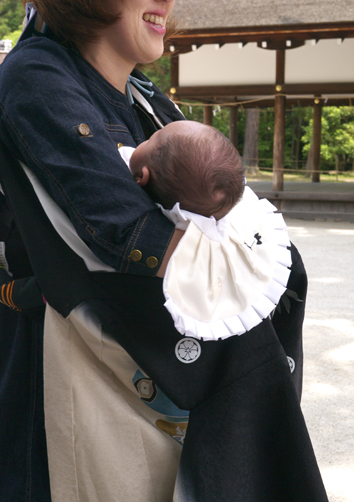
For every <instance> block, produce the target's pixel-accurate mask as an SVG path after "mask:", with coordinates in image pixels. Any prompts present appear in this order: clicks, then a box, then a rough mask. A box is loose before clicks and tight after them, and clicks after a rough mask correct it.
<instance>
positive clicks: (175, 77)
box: [170, 54, 181, 101]
mask: <svg viewBox="0 0 354 502" xmlns="http://www.w3.org/2000/svg"><path fill="white" fill-rule="evenodd" d="M170 84H171V87H170V95H171V98H172V99H173V101H179V100H180V99H181V98H180V95H179V94H177V91H176V89H177V88H178V86H179V55H178V54H173V55H172V56H171V69H170Z"/></svg>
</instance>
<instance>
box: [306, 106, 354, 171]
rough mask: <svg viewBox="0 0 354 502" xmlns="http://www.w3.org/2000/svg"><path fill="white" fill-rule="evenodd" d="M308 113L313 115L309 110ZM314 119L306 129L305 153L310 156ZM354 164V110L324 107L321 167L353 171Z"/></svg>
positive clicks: (344, 107) (346, 107)
mask: <svg viewBox="0 0 354 502" xmlns="http://www.w3.org/2000/svg"><path fill="white" fill-rule="evenodd" d="M308 113H309V114H310V113H311V109H309V111H308ZM312 123H313V121H312V118H311V119H310V120H309V123H308V125H307V126H305V127H304V135H303V137H302V141H303V143H304V147H303V151H304V153H305V154H308V152H309V150H310V146H311V140H312V127H313V125H312ZM353 162H354V109H353V108H352V107H350V106H342V107H334V106H329V107H324V108H323V112H322V143H321V167H322V168H323V169H324V170H331V169H334V167H336V169H337V170H346V169H352V166H353Z"/></svg>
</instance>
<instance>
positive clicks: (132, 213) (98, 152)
mask: <svg viewBox="0 0 354 502" xmlns="http://www.w3.org/2000/svg"><path fill="white" fill-rule="evenodd" d="M92 70H93V69H92ZM97 76H98V74H97V75H96V81H94V79H93V80H92V81H90V79H89V78H87V75H83V74H82V73H80V71H79V69H78V67H77V65H76V64H75V61H74V60H73V58H72V57H70V55H69V53H68V51H67V50H66V49H64V48H63V47H61V46H59V45H58V44H56V43H55V42H52V41H49V40H43V39H31V40H29V41H27V42H23V43H22V47H20V48H19V49H17V48H15V49H14V50H13V51H12V52H11V53H10V54H9V56H7V60H6V61H5V62H4V64H3V65H2V67H1V69H0V82H1V86H0V139H1V140H2V141H3V142H4V143H5V144H6V145H7V146H8V147H9V148H10V150H11V152H12V153H13V155H14V156H15V157H17V158H19V159H20V160H22V161H23V162H24V163H25V164H27V165H28V167H29V168H30V169H31V170H32V171H33V172H34V173H35V175H36V176H37V177H38V179H39V180H40V181H41V183H42V185H43V186H44V188H45V189H46V190H47V192H48V193H49V195H50V196H51V197H52V198H53V199H54V200H55V201H56V203H57V204H58V205H59V206H60V207H61V208H62V209H63V210H64V211H65V212H66V214H67V215H68V216H69V218H70V219H71V221H72V222H73V224H74V226H75V228H76V231H77V233H78V235H79V236H80V237H81V238H82V239H83V240H84V241H85V242H86V243H87V245H88V246H89V247H90V248H91V249H92V251H93V252H94V253H95V254H96V255H97V256H98V257H99V258H100V259H101V260H102V261H103V262H105V263H107V264H109V265H111V266H112V267H114V268H115V269H116V270H118V271H120V272H124V273H131V274H139V275H150V276H154V275H155V274H156V272H157V271H158V268H159V265H160V264H161V261H162V259H163V257H164V254H165V251H166V249H167V247H168V244H169V242H170V239H171V237H172V234H173V231H174V226H173V225H172V224H171V222H170V221H169V220H167V219H166V218H165V217H164V216H163V215H162V213H161V212H160V210H159V209H158V208H157V206H156V205H155V204H154V202H153V201H152V200H151V199H150V198H149V196H148V195H147V194H146V193H145V192H144V190H142V189H141V187H140V186H138V185H137V184H136V183H135V181H134V179H133V177H132V175H131V173H130V172H129V170H128V169H127V167H126V165H125V163H124V162H123V160H122V159H121V156H120V155H119V153H118V149H117V142H122V143H124V144H125V145H129V146H136V144H137V143H139V142H140V141H141V140H142V139H143V138H142V135H141V134H140V131H141V129H139V125H138V123H137V119H136V117H135V116H134V112H133V111H132V110H131V108H130V107H129V106H128V104H127V101H126V98H125V96H124V95H122V94H121V93H119V92H118V91H117V90H116V89H114V88H113V87H112V86H110V85H109V84H108V83H107V82H105V81H103V79H102V85H100V82H99V79H97ZM103 84H105V85H103ZM114 93H115V96H114ZM96 96H97V99H96ZM112 96H113V97H112ZM114 98H116V99H114ZM81 124H86V125H88V127H89V129H88V130H87V128H86V129H85V128H84V129H82V127H81V128H80V125H81ZM82 132H84V134H82ZM112 132H113V134H112ZM134 250H138V251H140V253H137V252H135V253H133V254H132V251H134ZM151 257H154V258H156V259H151Z"/></svg>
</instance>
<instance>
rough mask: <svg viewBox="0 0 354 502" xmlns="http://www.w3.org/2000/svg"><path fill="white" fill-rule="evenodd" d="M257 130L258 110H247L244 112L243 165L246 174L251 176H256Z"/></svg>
mask: <svg viewBox="0 0 354 502" xmlns="http://www.w3.org/2000/svg"><path fill="white" fill-rule="evenodd" d="M258 129H259V108H248V109H247V110H246V127H245V140H244V146H243V163H244V166H245V172H246V174H248V175H253V176H255V175H256V174H258Z"/></svg>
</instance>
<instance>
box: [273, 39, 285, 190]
mask: <svg viewBox="0 0 354 502" xmlns="http://www.w3.org/2000/svg"><path fill="white" fill-rule="evenodd" d="M284 82H285V49H281V50H277V51H276V78H275V89H276V92H277V93H281V92H282V90H283V85H284ZM285 106H286V98H285V96H279V95H276V96H275V101H274V147H273V190H274V191H275V192H278V191H282V190H283V189H284V155H285Z"/></svg>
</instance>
